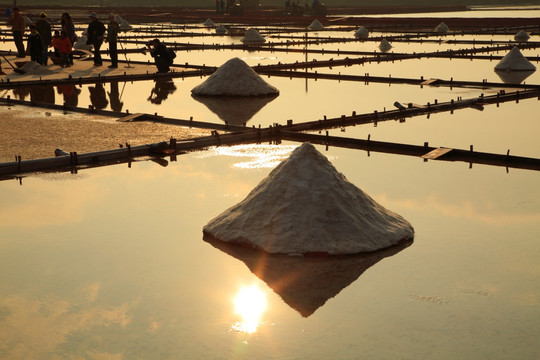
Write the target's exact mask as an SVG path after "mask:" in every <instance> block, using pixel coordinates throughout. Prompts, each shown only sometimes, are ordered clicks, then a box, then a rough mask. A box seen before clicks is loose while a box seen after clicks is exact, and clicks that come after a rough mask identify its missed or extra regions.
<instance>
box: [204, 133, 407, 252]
mask: <svg viewBox="0 0 540 360" xmlns="http://www.w3.org/2000/svg"><path fill="white" fill-rule="evenodd" d="M203 232H204V234H206V235H209V236H212V237H213V238H215V239H218V240H221V241H224V242H229V243H235V244H239V245H244V246H248V247H252V248H257V249H261V250H264V251H266V252H268V253H272V254H274V253H275V254H289V255H293V254H308V255H309V254H310V253H312V254H313V253H315V254H321V253H322V254H325V253H326V254H329V255H337V254H354V253H360V252H370V251H375V250H379V249H382V248H386V247H389V246H392V245H396V244H398V243H400V242H401V241H404V240H409V239H412V238H413V236H414V229H413V227H412V226H411V224H410V223H409V222H407V221H406V220H405V219H403V218H402V217H401V216H399V215H397V214H395V213H393V212H391V211H389V210H387V209H385V208H384V207H382V206H381V205H379V204H378V203H376V202H375V201H374V200H373V199H372V198H371V197H369V196H368V195H367V194H365V193H364V192H363V191H362V190H360V189H359V188H357V187H356V186H355V185H353V184H352V183H350V182H349V181H348V180H347V179H346V178H345V176H344V175H342V174H341V173H339V172H338V171H337V170H336V169H335V168H334V166H333V165H332V164H331V163H330V161H328V159H327V158H326V157H325V156H324V155H322V154H321V153H320V152H318V151H317V150H316V149H315V147H314V146H313V145H311V144H309V143H304V144H303V145H302V146H300V147H298V148H297V149H295V150H294V151H293V152H292V154H291V156H290V157H289V158H288V159H286V160H284V161H283V162H282V163H281V164H279V165H278V166H277V167H276V168H275V169H274V170H272V172H271V173H270V174H269V175H268V177H266V178H265V179H264V180H262V181H261V182H260V183H259V185H257V186H256V187H255V188H254V189H253V190H252V191H251V192H250V193H249V195H248V196H247V197H246V198H245V199H244V200H243V201H241V202H240V203H238V204H237V205H235V206H233V207H231V208H230V209H228V210H226V211H225V212H223V213H222V214H221V215H219V216H217V217H216V218H214V219H213V220H211V221H210V222H209V223H208V224H207V225H206V226H205V227H204V228H203Z"/></svg>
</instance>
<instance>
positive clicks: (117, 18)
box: [114, 14, 124, 24]
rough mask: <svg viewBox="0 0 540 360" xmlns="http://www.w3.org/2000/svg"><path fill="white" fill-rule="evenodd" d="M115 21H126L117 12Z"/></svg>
mask: <svg viewBox="0 0 540 360" xmlns="http://www.w3.org/2000/svg"><path fill="white" fill-rule="evenodd" d="M114 21H116V22H117V23H119V24H121V23H122V22H123V21H124V19H122V17H121V16H120V15H118V14H116V15H114Z"/></svg>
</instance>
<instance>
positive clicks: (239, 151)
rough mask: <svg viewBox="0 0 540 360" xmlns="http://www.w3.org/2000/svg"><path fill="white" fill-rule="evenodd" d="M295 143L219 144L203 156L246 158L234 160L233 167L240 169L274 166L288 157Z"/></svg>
mask: <svg viewBox="0 0 540 360" xmlns="http://www.w3.org/2000/svg"><path fill="white" fill-rule="evenodd" d="M296 147H297V145H279V146H277V145H263V144H248V145H235V146H219V147H215V148H212V149H210V150H209V151H207V152H206V153H205V154H201V156H203V157H214V156H234V157H237V158H243V159H248V160H245V161H239V162H236V163H235V164H234V165H233V167H235V168H241V169H264V168H267V169H269V168H274V167H276V166H277V165H278V164H279V163H280V162H282V161H283V160H285V159H286V158H288V157H289V155H290V153H291V152H292V151H293V150H294V149H295V148H296Z"/></svg>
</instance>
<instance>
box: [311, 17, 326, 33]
mask: <svg viewBox="0 0 540 360" xmlns="http://www.w3.org/2000/svg"><path fill="white" fill-rule="evenodd" d="M308 28H310V29H311V30H316V31H317V30H322V29H324V26H323V24H322V23H321V22H320V21H319V20H318V19H315V20H313V22H312V23H311V24H310V25H309V26H308Z"/></svg>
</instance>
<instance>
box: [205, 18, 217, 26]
mask: <svg viewBox="0 0 540 360" xmlns="http://www.w3.org/2000/svg"><path fill="white" fill-rule="evenodd" d="M203 25H204V26H216V24H215V23H214V22H213V21H212V19H206V21H205V22H204V23H203Z"/></svg>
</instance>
